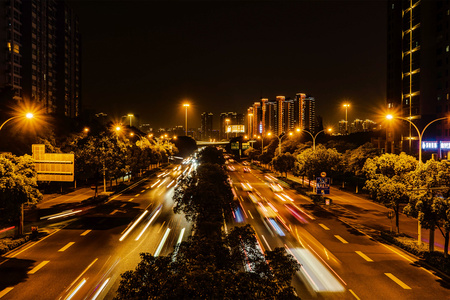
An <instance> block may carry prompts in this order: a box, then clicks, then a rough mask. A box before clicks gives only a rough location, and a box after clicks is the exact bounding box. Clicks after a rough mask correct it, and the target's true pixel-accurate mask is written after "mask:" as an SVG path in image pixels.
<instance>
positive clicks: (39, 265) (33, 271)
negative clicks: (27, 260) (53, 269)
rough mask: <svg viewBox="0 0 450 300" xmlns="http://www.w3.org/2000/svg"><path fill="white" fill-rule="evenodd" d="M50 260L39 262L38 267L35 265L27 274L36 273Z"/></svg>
mask: <svg viewBox="0 0 450 300" xmlns="http://www.w3.org/2000/svg"><path fill="white" fill-rule="evenodd" d="M49 262H50V261H49V260H44V261H43V262H41V263H40V264H38V265H37V266H36V267H34V268H33V269H32V270H31V271H28V273H27V274H34V273H36V272H37V271H39V269H40V268H42V267H43V266H45V265H46V264H48V263H49Z"/></svg>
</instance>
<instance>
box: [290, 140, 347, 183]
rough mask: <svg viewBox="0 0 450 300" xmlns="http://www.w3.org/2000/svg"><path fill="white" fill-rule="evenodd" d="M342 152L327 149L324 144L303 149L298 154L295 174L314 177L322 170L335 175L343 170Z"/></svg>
mask: <svg viewBox="0 0 450 300" xmlns="http://www.w3.org/2000/svg"><path fill="white" fill-rule="evenodd" d="M341 162H342V158H341V154H340V153H338V152H337V151H336V150H335V149H326V148H325V147H324V146H322V145H318V146H316V150H315V151H314V150H313V149H312V148H309V149H306V150H304V151H302V152H301V153H300V154H299V155H297V163H296V168H295V175H297V176H298V175H303V176H307V177H308V179H314V178H315V176H317V175H319V174H320V173H321V172H326V173H327V174H328V175H329V176H331V177H333V176H335V175H336V174H337V173H338V172H340V170H341Z"/></svg>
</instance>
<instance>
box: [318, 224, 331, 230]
mask: <svg viewBox="0 0 450 300" xmlns="http://www.w3.org/2000/svg"><path fill="white" fill-rule="evenodd" d="M319 226H320V227H322V228H323V229H325V230H330V228H328V227H327V226H325V225H323V224H319Z"/></svg>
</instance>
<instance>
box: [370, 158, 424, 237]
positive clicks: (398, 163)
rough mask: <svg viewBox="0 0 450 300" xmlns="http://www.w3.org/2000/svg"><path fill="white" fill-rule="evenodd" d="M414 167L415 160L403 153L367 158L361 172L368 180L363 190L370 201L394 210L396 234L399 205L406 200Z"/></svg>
mask: <svg viewBox="0 0 450 300" xmlns="http://www.w3.org/2000/svg"><path fill="white" fill-rule="evenodd" d="M416 166H417V160H416V159H415V158H414V157H412V156H410V155H407V154H405V153H404V152H402V153H400V155H396V154H391V153H386V154H383V155H381V156H377V157H374V158H369V159H367V160H366V162H365V164H364V168H363V172H364V174H366V177H367V179H368V180H367V181H366V184H365V186H364V188H365V189H366V190H367V191H368V192H369V194H370V196H371V197H372V199H375V200H377V201H378V202H380V203H382V204H384V205H385V206H386V207H389V208H392V209H393V210H394V212H395V224H396V227H397V233H399V232H400V228H399V210H400V203H401V202H402V201H406V200H407V199H408V192H407V190H408V188H409V187H410V184H411V181H410V180H411V175H412V172H413V171H414V170H415V169H416Z"/></svg>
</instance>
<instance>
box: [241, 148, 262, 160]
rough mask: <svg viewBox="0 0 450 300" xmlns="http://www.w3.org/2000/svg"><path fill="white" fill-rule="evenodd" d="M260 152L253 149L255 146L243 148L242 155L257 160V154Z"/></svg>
mask: <svg viewBox="0 0 450 300" xmlns="http://www.w3.org/2000/svg"><path fill="white" fill-rule="evenodd" d="M260 154H261V151H259V150H257V149H255V148H252V147H250V148H248V149H246V150H244V155H246V156H248V158H250V159H251V160H258V156H259V155H260Z"/></svg>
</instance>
